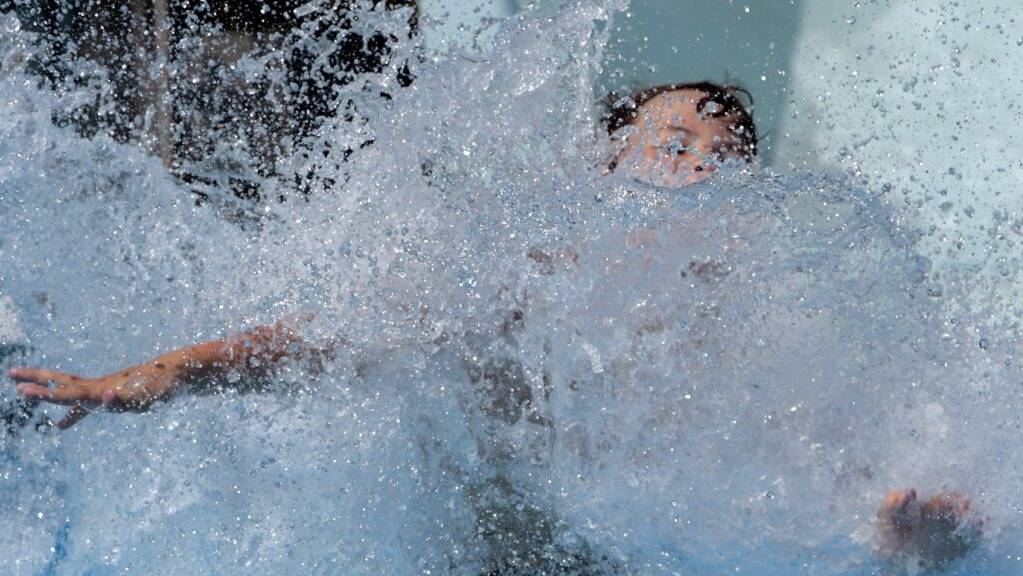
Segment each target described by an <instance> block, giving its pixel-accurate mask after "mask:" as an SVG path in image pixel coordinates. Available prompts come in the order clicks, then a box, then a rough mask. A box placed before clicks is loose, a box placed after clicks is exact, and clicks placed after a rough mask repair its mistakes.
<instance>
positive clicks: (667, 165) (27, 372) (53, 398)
mask: <svg viewBox="0 0 1023 576" xmlns="http://www.w3.org/2000/svg"><path fill="white" fill-rule="evenodd" d="M742 92H743V91H742V90H740V89H738V88H734V87H728V86H719V85H716V84H711V83H707V82H702V83H693V84H670V85H664V86H657V87H653V88H647V89H644V90H640V91H638V92H636V93H635V94H633V95H632V96H631V97H628V98H622V99H615V100H613V101H609V105H608V112H607V114H606V116H605V118H604V121H605V124H606V128H607V132H608V134H609V135H610V136H611V137H612V139H613V140H615V141H616V142H617V143H618V144H619V148H618V149H617V150H616V153H615V154H614V157H613V158H612V160H611V161H610V163H609V165H608V170H609V171H610V172H625V173H627V174H629V175H631V176H633V177H636V178H638V179H642V180H645V181H648V182H650V183H653V184H656V185H660V186H667V187H683V186H687V185H690V184H695V183H697V182H701V181H703V180H706V179H707V178H708V177H710V176H711V175H712V174H713V173H714V171H715V170H716V169H717V167H718V166H719V165H720V164H721V163H722V162H724V161H727V160H729V159H737V160H741V161H744V162H747V163H748V162H752V161H753V159H754V157H755V156H756V154H757V135H756V128H755V125H754V124H753V119H752V116H751V115H750V113H749V111H748V110H747V109H746V107H745V106H743V104H742V103H741V102H740V101H739V98H738V97H737V94H739V93H742ZM527 256H528V257H529V258H531V259H533V260H535V261H536V262H537V263H538V264H539V265H541V267H547V268H550V270H549V273H553V272H554V268H555V265H554V264H555V260H554V259H553V258H552V257H550V256H547V255H546V254H543V253H540V252H536V253H534V252H530V254H528V255H527ZM571 260H572V259H571V258H568V259H566V261H568V262H571ZM519 313H520V314H521V312H519ZM301 325H302V322H285V321H280V322H277V323H276V324H274V325H273V326H258V327H256V328H254V329H251V330H249V331H245V332H242V333H239V334H236V335H233V336H230V337H227V338H224V339H221V340H214V341H210V342H203V343H199V344H194V345H191V346H187V347H185V348H181V349H178V350H175V351H172V352H168V353H166V354H163V355H161V356H159V357H157V358H154V359H152V360H149V361H147V362H143V363H142V364H138V365H135V366H131V367H128V368H126V369H122V370H119V371H117V372H114V373H112V374H108V375H106V376H100V377H98V378H84V377H80V376H76V375H72V374H66V373H62V372H56V371H51V370H45V369H38V368H15V369H12V370H10V372H9V376H10V378H11V379H12V380H14V381H15V382H16V383H17V390H18V392H19V393H20V394H21V396H22V397H24V398H25V399H28V400H34V401H45V402H51V403H55V404H62V405H66V406H69V407H70V410H69V411H68V413H67V415H66V416H65V417H64V418H63V419H62V420H61V421H60V422H59V423H58V427H59V428H61V429H66V428H69V427H70V426H72V425H74V424H75V423H76V422H77V421H79V420H80V419H82V418H83V417H85V416H86V415H88V414H89V412H90V411H91V410H92V409H95V408H105V409H108V410H112V411H144V410H146V409H147V408H148V407H149V406H150V405H152V404H153V403H154V402H156V401H158V400H167V399H169V398H171V397H172V396H173V395H174V394H175V393H177V392H179V391H182V390H187V389H192V390H194V389H197V388H203V387H208V386H211V385H213V386H231V384H230V381H229V379H228V375H229V374H232V373H233V374H241V375H243V376H244V377H243V378H242V379H241V381H245V380H250V379H252V378H258V377H262V376H266V375H267V374H268V373H269V372H272V371H273V369H274V367H275V366H278V365H279V364H280V363H281V362H283V361H285V360H293V361H294V360H299V361H305V360H316V358H317V357H322V356H324V355H326V356H328V357H329V356H330V355H331V351H330V350H319V349H315V348H312V347H310V346H308V345H306V344H305V343H304V341H303V338H302V336H301ZM232 380H233V381H239V379H237V378H234V379H232ZM969 510H970V502H969V500H968V499H967V498H966V497H965V496H962V495H959V494H954V493H941V494H938V495H936V496H934V497H933V498H931V499H930V500H928V501H926V502H924V503H920V502H919V501H918V500H917V494H916V491H914V490H909V491H896V492H891V493H889V494H888V495H887V496H886V497H885V498H884V501H883V503H882V505H881V507H880V509H879V511H878V514H877V535H878V550H877V553H878V555H879V557H881V558H883V559H885V560H886V561H891V562H897V561H899V560H908V559H917V560H918V561H919V563H920V566H922V567H924V568H925V569H941V568H943V567H945V566H947V565H948V564H949V563H951V562H952V561H954V560H956V559H958V558H961V557H963V556H965V555H966V554H967V553H968V552H969V550H971V549H972V548H973V547H974V546H975V545H976V544H977V542H978V541H979V538H980V535H981V531H980V528H981V524H980V522H979V521H977V520H973V519H971V518H970V517H969V514H968V513H969Z"/></svg>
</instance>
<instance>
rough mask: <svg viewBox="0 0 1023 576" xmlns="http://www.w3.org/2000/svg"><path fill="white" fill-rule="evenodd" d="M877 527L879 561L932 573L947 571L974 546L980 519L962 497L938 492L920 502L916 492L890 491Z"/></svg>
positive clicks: (965, 498) (981, 521) (978, 531)
mask: <svg viewBox="0 0 1023 576" xmlns="http://www.w3.org/2000/svg"><path fill="white" fill-rule="evenodd" d="M876 527H877V532H876V534H877V550H876V551H877V555H878V557H879V558H881V559H882V560H884V561H886V562H887V563H889V564H891V565H894V566H900V565H901V566H905V565H906V564H907V563H915V564H916V567H917V568H919V569H921V570H924V571H932V572H933V571H940V570H943V569H945V568H948V567H949V566H950V565H951V564H952V563H953V562H955V561H956V560H959V559H961V558H963V557H965V556H966V555H967V554H969V552H970V551H971V550H973V549H974V548H975V547H976V546H977V544H978V543H979V542H980V538H981V536H982V528H983V520H982V519H981V518H980V517H978V516H977V515H975V514H974V513H973V512H972V511H971V509H970V499H969V498H967V497H966V496H964V495H962V494H959V493H956V492H939V493H938V494H935V495H934V496H933V497H931V498H930V499H928V500H926V501H921V500H919V499H918V498H917V493H916V490H912V489H910V490H893V491H891V492H889V493H888V494H887V495H886V496H885V497H884V500H883V501H882V502H881V507H880V508H879V509H878V511H877V526H876Z"/></svg>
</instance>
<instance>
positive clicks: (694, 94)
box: [618, 90, 739, 187]
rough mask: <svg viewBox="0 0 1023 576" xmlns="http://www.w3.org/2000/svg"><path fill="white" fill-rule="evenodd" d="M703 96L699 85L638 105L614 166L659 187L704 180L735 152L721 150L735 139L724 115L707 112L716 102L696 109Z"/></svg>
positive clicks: (735, 141) (656, 97)
mask: <svg viewBox="0 0 1023 576" xmlns="http://www.w3.org/2000/svg"><path fill="white" fill-rule="evenodd" d="M705 96H706V94H704V93H703V92H700V91H699V90H674V91H671V92H665V93H663V94H659V95H657V96H655V97H653V98H651V99H650V100H649V101H648V102H646V103H645V104H643V105H642V106H641V107H640V108H639V110H638V112H637V116H636V119H635V120H634V121H633V122H632V124H631V126H630V128H631V133H630V134H629V135H628V137H627V138H626V140H625V146H624V148H623V149H622V151H621V152H620V154H619V156H618V158H619V159H620V160H619V163H618V166H619V168H624V169H626V170H628V172H629V173H630V174H631V175H633V176H635V177H637V178H640V179H643V180H646V181H648V182H650V183H652V184H656V185H658V186H668V187H681V186H688V185H689V184H695V183H696V182H699V181H701V180H705V179H706V178H707V177H709V176H710V174H711V173H712V172H714V170H715V169H716V168H717V162H719V161H720V160H721V159H723V158H727V157H739V154H737V153H735V152H725V151H724V150H725V149H726V148H734V147H735V146H736V145H737V144H738V138H737V137H736V136H735V135H734V134H733V133H732V132H731V131H730V130H729V123H728V118H727V117H719V118H715V117H714V116H712V115H711V114H710V113H711V112H713V111H714V106H716V105H717V104H715V103H713V102H710V103H708V104H706V106H705V107H704V109H703V111H702V112H698V111H697V110H696V105H697V103H698V102H699V101H700V100H702V99H703V98H704V97H705Z"/></svg>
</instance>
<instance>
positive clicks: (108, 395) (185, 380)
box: [9, 321, 312, 429]
mask: <svg viewBox="0 0 1023 576" xmlns="http://www.w3.org/2000/svg"><path fill="white" fill-rule="evenodd" d="M311 352H312V351H311V350H310V349H309V348H308V347H305V346H303V345H302V339H301V338H300V337H299V335H298V333H297V331H296V329H295V327H294V325H293V324H288V323H285V322H284V321H280V322H277V323H276V324H274V325H273V326H257V327H256V328H253V329H251V330H248V331H246V332H242V333H240V334H237V335H234V336H230V337H228V338H224V339H221V340H213V341H210V342H202V343H199V344H193V345H191V346H188V347H186V348H181V349H179V350H174V351H173V352H168V353H166V354H163V355H161V356H158V357H156V358H153V359H152V360H149V361H148V362H144V363H142V364H139V365H137V366H131V367H128V368H126V369H124V370H120V371H118V372H115V373H113V374H107V375H106V376H101V377H99V378H83V377H80V376H76V375H73V374H66V373H63V372H55V371H52V370H43V369H39V368H14V369H12V370H11V371H10V372H9V375H10V377H11V379H12V380H14V381H15V382H17V383H18V393H19V394H21V395H22V396H24V397H25V398H28V399H33V400H42V401H45V402H52V403H55V404H63V405H66V406H71V410H69V411H68V413H67V415H66V416H65V417H64V418H63V419H62V420H61V421H60V422H59V423H58V424H57V426H58V427H60V428H61V429H64V428H68V427H70V426H71V425H73V424H74V423H75V422H77V421H78V420H80V419H82V418H83V417H84V416H86V415H87V414H88V413H89V410H88V408H91V407H96V406H103V407H106V408H108V409H112V410H133V411H143V410H145V409H147V408H148V407H149V405H150V404H152V403H153V402H155V401H156V400H160V399H164V398H167V397H169V396H171V395H172V394H173V393H174V392H175V391H177V390H178V389H179V388H181V387H182V386H195V385H217V384H227V383H229V380H230V379H229V378H228V375H229V374H230V373H231V372H232V371H234V372H236V373H238V374H240V375H241V376H243V377H249V378H251V377H253V376H259V375H263V374H266V373H267V372H269V371H272V370H273V368H274V366H275V365H276V364H277V363H279V362H280V361H281V360H283V359H285V358H295V357H299V356H303V355H307V354H310V353H311Z"/></svg>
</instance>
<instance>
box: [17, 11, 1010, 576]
mask: <svg viewBox="0 0 1023 576" xmlns="http://www.w3.org/2000/svg"><path fill="white" fill-rule="evenodd" d="M616 8H619V6H617V5H616V4H614V3H610V2H609V3H604V2H581V3H576V4H572V5H570V6H567V7H565V8H564V9H563V10H561V11H559V12H557V13H556V14H554V15H544V16H540V15H525V16H521V17H518V18H517V19H514V20H512V21H510V22H508V23H507V25H506V26H504V27H502V29H501V30H500V31H499V32H498V33H497V35H496V38H495V41H494V49H493V51H492V52H490V53H489V54H487V55H485V56H484V57H476V58H472V59H468V58H462V57H455V56H448V57H443V58H442V57H437V58H433V59H430V60H428V61H424V62H421V63H420V65H419V66H418V69H417V70H416V74H417V80H416V82H415V83H414V84H413V86H412V87H410V88H408V89H406V90H400V91H397V92H395V94H394V97H393V99H392V100H381V99H379V98H370V97H368V96H365V95H364V94H363V93H362V92H360V90H361V88H356V87H352V88H351V92H350V94H349V96H350V97H351V98H354V99H360V98H361V99H362V100H360V113H361V114H363V115H364V116H365V118H366V119H367V120H366V122H365V123H361V124H359V125H358V126H355V125H353V124H352V123H347V122H344V121H341V120H338V121H336V122H333V123H329V124H327V125H325V126H324V127H323V128H322V129H321V132H320V134H319V136H318V137H319V138H321V139H322V141H323V142H327V141H334V142H348V141H350V142H353V143H354V142H364V141H366V140H367V139H371V140H373V144H372V145H370V146H365V147H362V148H361V149H359V151H358V152H357V153H356V154H353V155H351V157H350V158H349V159H348V160H347V161H344V162H340V161H339V162H337V163H328V165H325V166H324V165H322V163H319V164H317V166H316V169H317V170H318V171H320V172H321V174H322V175H324V176H329V177H330V178H329V179H324V180H323V181H328V180H329V181H332V182H334V183H335V185H334V186H332V187H327V186H325V187H323V188H322V189H320V190H316V191H314V193H313V194H311V195H309V196H308V198H307V199H305V200H301V201H294V200H293V199H292V200H291V201H288V202H285V203H283V204H278V203H263V204H259V205H257V206H256V208H255V209H254V210H255V212H256V213H257V216H258V217H257V219H256V220H255V222H257V223H258V225H244V226H242V225H239V224H238V222H237V221H235V220H234V219H232V218H225V217H224V216H223V214H224V211H223V210H218V209H217V206H218V204H217V203H216V202H213V203H212V204H206V205H203V206H196V205H195V203H194V201H193V199H192V198H191V197H190V196H189V194H188V193H187V191H186V190H185V189H184V188H183V186H182V185H181V184H180V183H179V182H178V181H176V180H175V179H174V178H173V177H171V176H169V175H167V174H166V171H165V170H164V168H163V166H162V164H161V163H160V162H159V161H157V160H154V159H153V158H151V157H147V156H146V155H144V154H143V153H141V152H139V151H138V150H137V149H135V148H133V147H130V146H127V145H123V144H118V143H115V142H113V141H110V140H107V139H104V138H101V137H96V138H93V139H82V138H79V137H77V136H75V135H74V133H73V132H71V131H70V130H69V129H61V128H56V127H54V126H53V125H52V123H51V122H50V116H51V113H52V111H53V110H54V109H57V108H58V107H60V106H61V105H62V102H61V101H60V100H61V98H62V97H58V96H56V95H54V94H53V93H52V92H49V91H46V90H41V89H39V88H37V87H36V85H35V83H34V82H33V80H32V77H31V76H29V75H28V74H27V73H26V72H25V71H23V70H19V68H18V63H19V62H21V61H23V59H19V56H18V55H19V54H24V53H25V52H26V51H29V52H30V51H31V38H30V36H29V35H27V34H25V33H22V32H17V31H14V25H13V24H11V23H10V21H9V22H8V24H7V25H8V26H10V27H11V28H10V29H11V30H12V32H11V34H10V35H8V36H5V37H4V41H3V51H2V53H0V54H2V55H3V58H4V60H3V70H4V73H3V76H2V78H0V104H2V106H0V199H2V201H0V218H2V221H3V229H2V231H0V259H2V265H0V270H2V276H0V282H2V284H0V287H2V290H3V295H4V297H5V298H9V299H10V300H11V301H12V302H13V303H14V305H15V306H16V307H17V310H18V313H19V315H20V316H21V320H22V323H23V325H24V327H25V333H26V334H27V342H26V343H27V344H30V345H31V350H30V352H27V353H30V354H31V357H30V358H29V359H28V360H26V361H28V362H31V363H34V364H39V365H47V366H53V367H55V368H57V369H63V370H68V371H74V372H81V373H86V374H99V373H106V372H109V371H113V370H115V369H117V368H119V367H121V366H123V365H127V364H131V363H134V362H138V361H140V360H141V359H143V358H146V357H149V356H152V355H154V354H155V353H157V352H159V351H163V350H166V349H168V348H170V347H173V346H178V345H182V344H184V343H187V342H192V341H195V340H199V339H205V338H210V337H215V336H217V335H220V334H223V333H224V332H227V331H231V330H238V329H241V328H244V327H246V326H251V325H252V324H254V323H257V322H266V321H272V320H274V319H276V318H279V317H282V316H286V315H288V314H293V313H299V312H313V313H315V315H316V316H315V319H314V320H313V321H312V323H311V324H310V326H309V327H308V328H307V339H308V340H309V341H311V342H320V341H330V342H333V343H334V346H335V347H336V349H337V359H336V360H335V361H334V362H333V364H332V365H330V366H328V367H327V369H326V370H325V371H323V372H321V373H317V374H310V373H306V372H303V371H302V369H301V367H297V366H296V367H292V368H291V369H286V370H283V371H282V374H281V377H280V379H279V381H278V382H275V383H273V384H272V385H270V386H269V387H268V388H267V389H265V390H262V391H260V392H256V393H247V394H243V393H239V392H238V391H236V390H235V387H233V386H228V387H226V388H225V389H224V390H223V391H222V393H218V394H214V395H183V396H179V397H178V398H175V399H173V401H172V402H169V403H166V404H159V405H157V406H155V407H154V408H153V409H152V410H150V411H149V412H148V413H145V414H141V415H131V414H105V413H97V414H95V415H92V416H90V417H88V418H87V419H86V420H84V421H83V422H82V423H80V424H79V425H78V426H77V427H76V428H75V429H74V430H73V432H70V433H64V434H57V433H39V434H35V433H28V432H26V431H25V430H22V431H21V432H20V433H17V434H14V433H8V434H7V435H6V436H4V437H3V440H2V442H3V444H2V445H0V446H2V450H3V452H2V459H0V466H2V468H0V486H2V489H0V498H2V500H3V502H4V509H5V510H9V511H11V512H10V515H9V516H8V524H9V526H8V530H6V531H5V532H4V534H3V535H0V547H2V548H3V549H4V554H2V555H0V565H2V566H3V571H4V572H5V573H11V574H44V573H45V574H79V573H96V574H105V573H115V572H120V571H122V570H130V571H138V572H140V573H197V574H199V573H203V574H251V573H267V574H270V573H303V574H338V573H343V574H381V573H383V574H427V573H430V574H436V573H445V574H466V575H476V574H481V573H488V572H490V571H493V570H500V571H501V572H500V573H518V574H534V573H535V574H539V573H547V574H550V573H562V574H572V573H585V574H594V573H598V574H599V573H608V574H690V573H692V574H702V573H725V572H729V573H733V572H734V573H756V574H849V573H856V574H859V573H862V574H869V573H876V572H877V571H878V570H879V566H878V565H877V564H876V563H875V562H874V560H873V559H872V556H871V553H870V546H871V544H870V538H871V523H872V518H873V513H874V508H875V505H876V502H878V500H879V499H880V497H881V495H882V494H883V493H884V491H885V490H887V489H890V488H895V487H906V486H916V487H919V488H921V489H922V490H937V489H942V488H956V489H960V490H964V491H967V492H969V493H971V494H973V495H974V498H975V502H976V506H977V507H978V508H979V509H981V510H982V511H983V512H984V513H986V514H989V515H990V516H991V520H990V523H989V526H990V527H989V529H988V534H989V538H988V539H987V540H986V541H985V545H984V547H983V549H982V550H981V551H979V552H977V553H976V554H975V555H974V557H972V558H971V559H970V562H968V563H965V564H964V565H963V566H962V567H961V568H960V571H961V572H962V573H1008V572H1012V571H1013V570H1015V569H1018V560H1013V559H1012V557H1011V554H1012V550H1013V545H1014V544H1013V542H1015V541H1017V540H1018V538H1016V537H1014V535H1018V534H1017V531H1018V528H1015V527H1014V525H1013V520H1014V518H1015V517H1018V515H1019V511H1020V509H1021V506H1023V502H1021V500H1020V493H1021V492H1020V490H1019V482H1018V480H1017V479H1016V476H1018V474H1014V472H1015V471H1018V470H1019V467H1020V466H1021V460H1020V457H1019V456H1018V455H1017V454H1015V453H1014V452H1012V451H1009V450H1006V449H1005V446H1006V445H1007V443H1008V442H1011V438H1012V436H1013V435H1014V434H1017V433H1018V431H1019V430H1020V427H1021V425H1023V422H1021V420H1020V416H1019V414H1020V413H1021V412H1020V410H1019V408H1020V388H1019V384H1018V383H1019V382H1020V375H1019V374H1018V373H1017V372H1018V370H1017V368H1016V364H1015V363H1014V360H1013V359H1014V355H1015V351H1014V349H1013V345H1012V342H1013V341H1014V336H1015V330H1016V328H1015V326H1014V325H1013V324H1011V323H1006V322H1004V321H1001V320H998V319H997V318H1003V317H1004V316H995V315H993V314H992V313H991V310H992V309H994V308H996V307H998V306H999V305H998V303H997V302H988V303H987V304H986V305H985V306H984V307H981V306H978V305H977V301H978V300H982V299H978V298H976V297H975V295H976V294H978V293H982V292H979V291H982V290H983V288H984V287H983V286H966V285H965V284H964V283H963V282H961V281H954V280H953V279H952V278H951V277H950V276H949V275H948V274H944V275H942V274H939V273H938V271H936V270H934V269H933V267H932V265H931V264H930V262H929V261H928V260H927V259H926V258H923V257H920V256H918V255H917V251H916V250H915V249H914V245H915V242H916V236H915V235H914V234H913V233H912V232H910V231H907V230H905V229H903V227H902V226H901V225H900V220H899V219H898V218H896V217H893V215H892V214H891V212H890V211H889V210H888V209H887V208H886V207H885V206H884V204H883V203H882V202H880V201H879V200H878V199H876V198H873V197H872V196H871V195H870V194H867V193H865V192H863V191H861V190H858V189H857V188H856V187H854V186H851V185H850V184H849V183H848V182H847V181H846V180H845V179H843V178H838V177H828V176H812V177H811V176H807V175H777V174H772V173H770V172H768V171H764V172H762V173H758V174H752V175H751V174H740V173H737V172H735V171H729V170H723V171H722V175H721V176H720V177H719V178H717V179H715V180H714V181H712V182H710V183H706V184H702V185H698V186H695V187H691V188H687V189H684V190H666V189H658V188H653V187H649V186H646V185H644V184H642V183H638V182H635V181H632V180H630V179H628V178H627V177H626V176H624V175H610V176H608V175H604V174H603V172H604V170H603V169H602V166H603V165H604V164H605V163H606V162H605V159H606V152H607V149H606V146H607V143H606V142H604V141H603V140H602V139H601V138H600V137H599V136H598V135H599V134H600V130H599V128H598V127H597V117H598V115H599V110H598V109H597V108H596V105H595V101H596V99H595V98H594V96H593V93H592V89H591V86H592V85H593V83H592V80H593V77H594V74H595V72H596V70H597V69H598V67H599V63H600V60H601V50H602V47H603V45H604V42H605V38H604V36H603V33H602V30H603V29H604V24H605V23H606V20H607V18H609V17H610V15H611V14H612V12H613V10H615V9H616ZM366 80H367V82H372V81H380V82H386V75H380V76H374V75H368V76H367V78H366ZM333 149H334V150H339V149H343V147H335V148H333ZM313 156H316V155H315V154H314V155H313ZM309 162H310V161H309V160H308V159H306V158H304V157H302V156H296V157H295V158H290V159H286V160H285V162H284V164H283V166H284V168H282V170H284V171H286V170H294V171H295V172H296V173H300V172H301V173H304V172H305V171H307V170H308V169H309V167H310V165H309ZM276 182H277V181H274V180H270V179H268V180H266V181H265V182H264V183H263V186H266V187H268V188H269V189H270V190H272V189H273V188H272V187H274V186H283V184H280V183H276ZM340 183H343V185H342V184H340ZM228 202H229V200H228V199H224V204H223V205H226V204H227V203H228ZM939 279H940V280H941V281H940V282H939ZM967 288H968V289H967ZM967 294H971V295H973V296H974V297H969V298H967V297H966V296H965V295H967ZM12 334H14V333H13V332H12ZM15 335H16V336H20V333H18V334H15ZM8 394H13V392H12V391H8ZM491 573H492V572H491Z"/></svg>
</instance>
